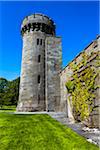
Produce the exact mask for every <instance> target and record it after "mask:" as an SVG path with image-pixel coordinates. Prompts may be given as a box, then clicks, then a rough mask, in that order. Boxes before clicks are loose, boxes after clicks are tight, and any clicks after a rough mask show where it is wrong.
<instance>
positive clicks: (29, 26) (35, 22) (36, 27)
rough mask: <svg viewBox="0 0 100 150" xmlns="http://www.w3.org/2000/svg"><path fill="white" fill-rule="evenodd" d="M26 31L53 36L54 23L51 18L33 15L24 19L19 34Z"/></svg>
mask: <svg viewBox="0 0 100 150" xmlns="http://www.w3.org/2000/svg"><path fill="white" fill-rule="evenodd" d="M26 31H28V32H30V31H41V32H45V33H46V34H51V35H55V23H54V22H53V20H52V19H51V18H49V17H48V16H46V15H43V14H38V13H37V14H33V15H30V16H27V17H25V19H24V20H23V22H22V25H21V33H22V35H24V33H26Z"/></svg>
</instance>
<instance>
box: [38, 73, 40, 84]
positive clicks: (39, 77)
mask: <svg viewBox="0 0 100 150" xmlns="http://www.w3.org/2000/svg"><path fill="white" fill-rule="evenodd" d="M38 83H40V75H38Z"/></svg>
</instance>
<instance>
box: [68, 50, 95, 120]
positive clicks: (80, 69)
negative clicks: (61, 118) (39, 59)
mask: <svg viewBox="0 0 100 150" xmlns="http://www.w3.org/2000/svg"><path fill="white" fill-rule="evenodd" d="M93 55H94V53H93V52H92V55H91V57H92V56H93ZM97 58H98V54H96V58H95V59H97ZM89 59H90V56H88V55H86V53H85V52H83V53H82V59H81V61H80V62H79V63H78V64H77V63H76V62H72V63H70V65H69V67H70V69H71V70H72V71H73V74H72V76H71V80H69V81H67V82H66V88H67V91H68V93H70V97H69V98H71V100H72V104H73V112H74V117H75V118H77V116H79V118H80V120H84V119H86V118H88V116H89V115H90V113H91V112H92V110H93V100H94V98H95V94H94V90H95V88H97V86H96V85H95V79H96V77H97V75H98V73H97V72H96V70H95V67H94V66H93V65H90V63H89Z"/></svg>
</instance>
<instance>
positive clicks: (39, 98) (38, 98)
mask: <svg viewBox="0 0 100 150" xmlns="http://www.w3.org/2000/svg"><path fill="white" fill-rule="evenodd" d="M39 103H40V95H38V104H39Z"/></svg>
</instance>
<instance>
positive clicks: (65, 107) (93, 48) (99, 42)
mask: <svg viewBox="0 0 100 150" xmlns="http://www.w3.org/2000/svg"><path fill="white" fill-rule="evenodd" d="M99 50H100V37H98V38H97V39H96V40H94V41H93V42H92V43H91V44H90V45H88V46H87V47H86V48H85V49H84V51H83V52H85V53H86V54H88V55H89V56H90V60H88V64H89V65H92V66H95V63H97V60H95V54H94V56H92V57H91V54H92V52H98V51H99ZM81 60H82V52H81V53H80V54H79V55H78V56H77V57H76V58H75V59H74V60H73V61H72V62H71V63H74V62H76V63H77V64H78V63H79V62H80V61H81ZM82 69H83V68H81V69H80V70H79V71H80V72H81V71H82ZM94 69H96V70H100V67H97V68H96V67H95V68H94ZM72 74H73V71H72V70H71V68H70V63H69V64H68V65H67V66H66V67H65V68H64V69H63V70H62V71H61V73H60V88H61V100H60V111H62V112H66V113H67V117H69V118H70V119H71V118H73V112H72V104H71V103H69V101H68V92H67V89H66V86H65V83H66V82H67V81H68V80H70V79H71V75H72ZM96 84H97V85H100V80H99V77H97V78H96ZM99 93H100V92H99V88H97V89H96V90H95V95H96V98H95V100H94V102H93V103H94V108H95V109H94V110H93V112H92V113H91V116H90V117H91V124H92V125H94V126H95V127H99V114H100V94H99Z"/></svg>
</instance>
